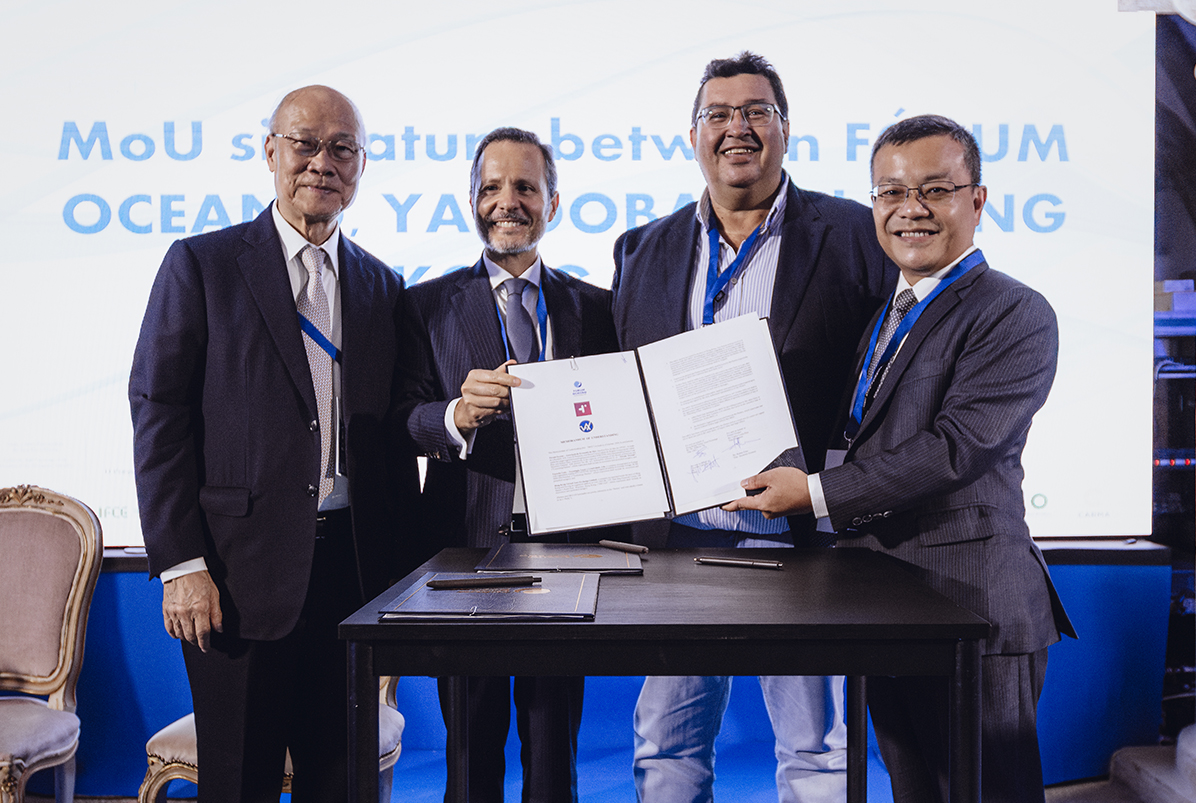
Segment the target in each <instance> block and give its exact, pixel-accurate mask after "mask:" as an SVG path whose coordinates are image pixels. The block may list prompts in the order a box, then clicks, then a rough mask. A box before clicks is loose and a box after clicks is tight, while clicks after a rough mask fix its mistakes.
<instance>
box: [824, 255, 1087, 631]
mask: <svg viewBox="0 0 1196 803" xmlns="http://www.w3.org/2000/svg"><path fill="white" fill-rule="evenodd" d="M878 316H879V313H878ZM870 332H871V327H869V329H868V333H870ZM867 347H868V334H865V335H864V337H863V338H862V339H861V342H860V347H859V350H858V352H857V360H856V375H857V376H858V372H859V370H860V368H861V366H862V363H863V356H864V351H865V350H866V349H867ZM1058 353H1059V333H1058V327H1057V325H1056V321H1055V313H1054V311H1053V310H1052V309H1051V306H1050V304H1048V303H1047V301H1046V299H1045V298H1043V297H1042V296H1041V295H1040V294H1038V293H1037V292H1035V291H1034V290H1031V289H1030V288H1029V287H1026V286H1025V285H1023V284H1021V283H1019V282H1017V281H1015V280H1014V279H1011V278H1010V277H1008V276H1006V275H1005V274H1002V273H999V272H997V271H995V270H992V269H990V268H989V267H988V265H987V264H985V263H981V264H980V265H977V266H976V267H974V268H972V269H971V270H970V271H968V272H967V273H965V274H964V275H963V276H961V277H960V278H959V279H958V280H956V281H955V282H953V283H952V284H951V285H950V286H948V287H947V288H946V289H944V290H943V292H942V293H940V294H939V296H938V297H937V298H936V299H935V300H934V301H933V302H931V304H930V305H929V306H928V307H927V308H926V310H925V311H924V312H923V313H922V315H921V317H919V318H918V320H917V323H916V324H914V326H913V328H912V329H911V330H910V332H909V335H908V336H907V337H906V340H905V342H904V343H903V344H902V345H901V350H900V351H899V352H898V353H897V356H896V357H895V358H893V362H892V365H891V367H890V369H889V372H888V375H887V376H886V377H885V380H884V382H883V384H882V385H881V387H880V389H879V391H878V392H877V395H876V398H875V400H874V401H873V403H872V405H871V406H870V407H869V408H868V411H867V413H866V414H865V415H864V419H863V421H862V422H861V427H860V429H859V432H858V433H857V434H856V437H855V438H854V440H852V442H851V444H850V447H849V448H848V450H847V455H846V463H845V464H844V465H843V466H841V467H838V468H833V469H828V470H826V471H824V472H822V474H821V475H820V477H819V479H820V481H821V483H822V490H823V494H824V496H825V498H826V502H827V508H828V510H829V511H830V514H831V523H832V524H833V525H834V527H835V529H836V531H838V532H839V533H840V539H839V545H840V546H867V547H870V548H872V549H875V550H878V551H882V552H887V553H889V554H891V555H894V556H895V557H897V558H899V559H901V560H902V561H905V562H906V563H907V564H909V565H910V568H911V571H913V572H914V573H915V574H917V575H918V576H919V577H921V578H922V579H923V580H925V581H926V582H927V583H928V584H929V585H930V586H931V587H932V588H934V589H936V590H937V591H939V592H941V593H942V594H944V595H946V596H948V597H950V598H951V599H952V600H954V601H955V602H956V603H957V604H959V605H961V606H963V607H966V608H968V609H969V610H972V611H974V612H975V613H976V614H978V615H980V616H982V617H984V618H985V619H988V620H989V622H990V623H991V624H992V626H993V629H992V632H991V633H990V635H989V638H988V640H987V642H986V644H985V647H984V649H985V652H986V653H1028V652H1033V651H1035V650H1039V649H1042V648H1043V647H1046V646H1048V645H1049V644H1052V643H1054V642H1055V641H1058V639H1059V633H1060V632H1063V633H1067V634H1068V635H1072V636H1074V635H1075V632H1074V630H1073V629H1072V626H1071V623H1070V622H1069V621H1068V618H1067V614H1066V613H1065V612H1064V610H1063V606H1062V605H1061V604H1060V602H1059V599H1058V595H1057V594H1056V593H1055V589H1054V586H1053V585H1052V584H1051V581H1050V576H1049V574H1048V572H1047V568H1046V563H1045V562H1044V560H1043V558H1042V554H1041V552H1039V550H1038V547H1037V546H1036V545H1035V544H1034V542H1033V540H1031V538H1030V531H1029V528H1028V527H1027V526H1026V521H1025V507H1024V504H1023V501H1022V476H1023V473H1024V472H1023V471H1022V464H1021V455H1022V449H1023V447H1024V446H1025V444H1026V433H1027V432H1028V430H1029V428H1030V420H1031V418H1032V417H1033V416H1034V414H1035V413H1036V412H1037V411H1038V409H1039V408H1040V407H1042V405H1043V403H1044V402H1045V401H1046V398H1047V394H1048V393H1049V392H1050V389H1051V384H1052V382H1053V381H1054V378H1055V365H1056V361H1057V359H1058ZM854 384H855V383H854V381H853V382H852V383H851V386H852V387H853V388H854ZM847 404H848V405H849V404H850V402H847Z"/></svg>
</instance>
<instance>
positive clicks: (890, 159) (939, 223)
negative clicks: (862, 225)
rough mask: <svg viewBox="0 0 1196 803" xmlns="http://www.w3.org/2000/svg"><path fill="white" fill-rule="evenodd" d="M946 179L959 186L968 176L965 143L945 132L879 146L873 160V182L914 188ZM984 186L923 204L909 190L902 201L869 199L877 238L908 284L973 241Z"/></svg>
mask: <svg viewBox="0 0 1196 803" xmlns="http://www.w3.org/2000/svg"><path fill="white" fill-rule="evenodd" d="M935 180H944V181H950V182H952V183H954V184H956V185H959V186H962V185H964V184H968V183H969V182H971V181H972V178H971V175H970V173H969V172H968V168H967V166H966V164H965V162H964V147H963V145H961V144H959V143H958V142H956V141H955V140H954V139H952V138H951V137H949V136H947V135H938V136H932V137H924V138H922V139H917V140H914V141H913V142H904V143H901V144H898V145H883V146H882V147H881V148H880V149H879V150H878V151H877V152H876V155H875V156H874V157H873V159H872V183H873V184H874V185H875V184H902V185H904V186H906V187H918V186H921V185H922V184H925V183H926V182H927V181H935ZM987 197H988V191H987V190H986V189H985V188H984V187H964V188H963V189H960V190H957V191H956V192H955V196H954V197H953V198H952V199H951V200H950V201H948V202H946V203H942V204H936V205H934V206H927V205H926V204H925V203H924V202H922V201H921V200H920V199H919V198H918V193H916V192H911V193H909V194H908V196H907V197H906V199H905V202H904V203H902V204H900V205H898V206H895V207H892V208H883V207H882V206H881V205H880V204H873V206H872V219H873V221H874V222H875V223H876V237H877V239H879V240H880V245H881V247H882V248H884V250H885V253H886V254H888V255H889V258H890V259H892V260H893V261H894V262H895V263H897V267H899V268H901V273H902V275H904V276H905V278H906V280H907V281H908V282H909V283H910V284H914V283H915V282H917V281H918V279H921V278H922V277H924V276H929V275H930V274H932V273H934V272H935V271H937V270H940V269H941V268H945V267H946V266H948V265H950V264H951V263H952V262H954V261H955V260H956V259H957V258H959V256H960V254H962V253H963V252H964V251H966V250H967V249H968V248H969V247H970V246H971V245H972V237H973V235H974V234H975V231H976V226H977V225H979V223H980V212H981V211H982V210H983V209H984V201H985V199H986V198H987Z"/></svg>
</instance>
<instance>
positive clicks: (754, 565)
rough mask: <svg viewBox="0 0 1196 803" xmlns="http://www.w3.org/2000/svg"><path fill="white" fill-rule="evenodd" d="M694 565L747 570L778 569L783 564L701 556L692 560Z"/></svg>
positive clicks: (777, 561) (769, 561) (772, 561)
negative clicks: (734, 567) (735, 567)
mask: <svg viewBox="0 0 1196 803" xmlns="http://www.w3.org/2000/svg"><path fill="white" fill-rule="evenodd" d="M694 563H698V564H701V565H703V566H741V567H746V568H749V569H780V568H781V567H782V566H784V565H785V564H783V563H781V562H780V561H779V560H759V559H748V558H710V557H706V556H705V555H703V556H702V557H698V558H694Z"/></svg>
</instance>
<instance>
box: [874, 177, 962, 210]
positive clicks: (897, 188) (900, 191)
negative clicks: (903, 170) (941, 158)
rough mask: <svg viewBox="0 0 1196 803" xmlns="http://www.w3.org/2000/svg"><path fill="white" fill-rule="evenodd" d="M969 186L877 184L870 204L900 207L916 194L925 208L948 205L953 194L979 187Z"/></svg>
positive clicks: (935, 182)
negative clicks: (913, 193)
mask: <svg viewBox="0 0 1196 803" xmlns="http://www.w3.org/2000/svg"><path fill="white" fill-rule="evenodd" d="M979 186H980V185H979V184H977V183H975V182H972V183H971V184H955V183H953V182H950V181H927V182H926V183H925V184H919V185H918V186H917V187H907V186H905V185H904V184H877V185H876V186H875V187H873V188H872V203H873V204H876V205H877V206H900V205H901V204H903V203H905V201H906V199H907V198H909V194H910V193H911V192H916V193H917V194H918V200H919V201H921V202H922V203H923V204H926V205H927V206H935V205H936V204H945V203H950V202H951V200H952V199H953V198H955V192H956V191H957V190H962V189H965V188H967V187H979Z"/></svg>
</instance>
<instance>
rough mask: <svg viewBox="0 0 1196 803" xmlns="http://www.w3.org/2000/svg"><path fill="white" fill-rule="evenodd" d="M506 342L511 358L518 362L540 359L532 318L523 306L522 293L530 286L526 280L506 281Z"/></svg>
mask: <svg viewBox="0 0 1196 803" xmlns="http://www.w3.org/2000/svg"><path fill="white" fill-rule="evenodd" d="M503 284H504V285H505V286H506V288H507V340H508V341H510V344H511V357H512V358H513V359H515V360H516V361H518V362H535V361H536V360H537V359H539V357H540V350H539V349H538V348H536V329H535V327H534V326H532V318H531V316H530V315H528V314H527V307H525V306H523V291H524V290H525V289H526V288H527V287H529V286H532V287H534V286H535V285H530V284H529V282H528V281H527V280H526V279H507V280H506V281H505V282H503Z"/></svg>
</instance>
